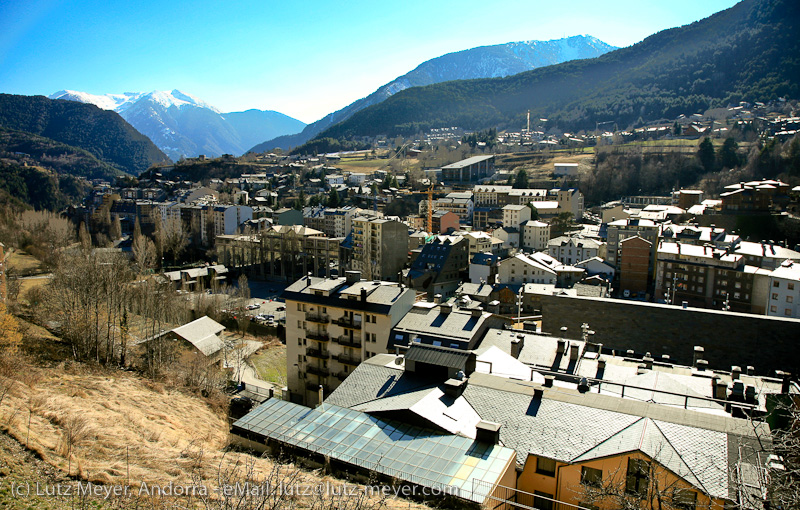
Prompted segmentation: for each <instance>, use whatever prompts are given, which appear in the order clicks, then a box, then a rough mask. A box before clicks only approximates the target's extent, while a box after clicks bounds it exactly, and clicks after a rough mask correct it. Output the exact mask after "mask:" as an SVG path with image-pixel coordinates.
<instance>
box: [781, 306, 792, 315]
mask: <svg viewBox="0 0 800 510" xmlns="http://www.w3.org/2000/svg"><path fill="white" fill-rule="evenodd" d="M783 315H785V316H787V317H791V316H792V309H791V308H787V309H786V310H784V311H783Z"/></svg>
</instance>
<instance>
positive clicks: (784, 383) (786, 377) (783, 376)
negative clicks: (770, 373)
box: [775, 370, 792, 395]
mask: <svg viewBox="0 0 800 510" xmlns="http://www.w3.org/2000/svg"><path fill="white" fill-rule="evenodd" d="M775 375H776V376H777V377H778V378H779V379H780V380H781V393H783V394H784V395H785V394H787V393H789V389H790V385H791V382H792V374H791V373H790V372H784V371H783V370H776V371H775Z"/></svg>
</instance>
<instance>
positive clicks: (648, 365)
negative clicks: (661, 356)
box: [642, 356, 653, 370]
mask: <svg viewBox="0 0 800 510" xmlns="http://www.w3.org/2000/svg"><path fill="white" fill-rule="evenodd" d="M642 361H644V368H646V369H648V370H652V369H653V358H651V357H650V356H645V357H644V359H643V360H642Z"/></svg>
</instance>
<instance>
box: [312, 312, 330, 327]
mask: <svg viewBox="0 0 800 510" xmlns="http://www.w3.org/2000/svg"><path fill="white" fill-rule="evenodd" d="M306 321H308V322H317V323H319V324H327V323H329V322H330V321H331V319H330V317H328V314H325V313H307V314H306Z"/></svg>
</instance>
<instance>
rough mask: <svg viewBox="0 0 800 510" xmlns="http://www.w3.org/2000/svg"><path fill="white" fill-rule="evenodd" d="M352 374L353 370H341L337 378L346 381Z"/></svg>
mask: <svg viewBox="0 0 800 510" xmlns="http://www.w3.org/2000/svg"><path fill="white" fill-rule="evenodd" d="M350 374H352V372H339V373H338V374H336V378H337V379H339V380H340V381H344V380H345V379H346V378H347V376H348V375H350Z"/></svg>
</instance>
